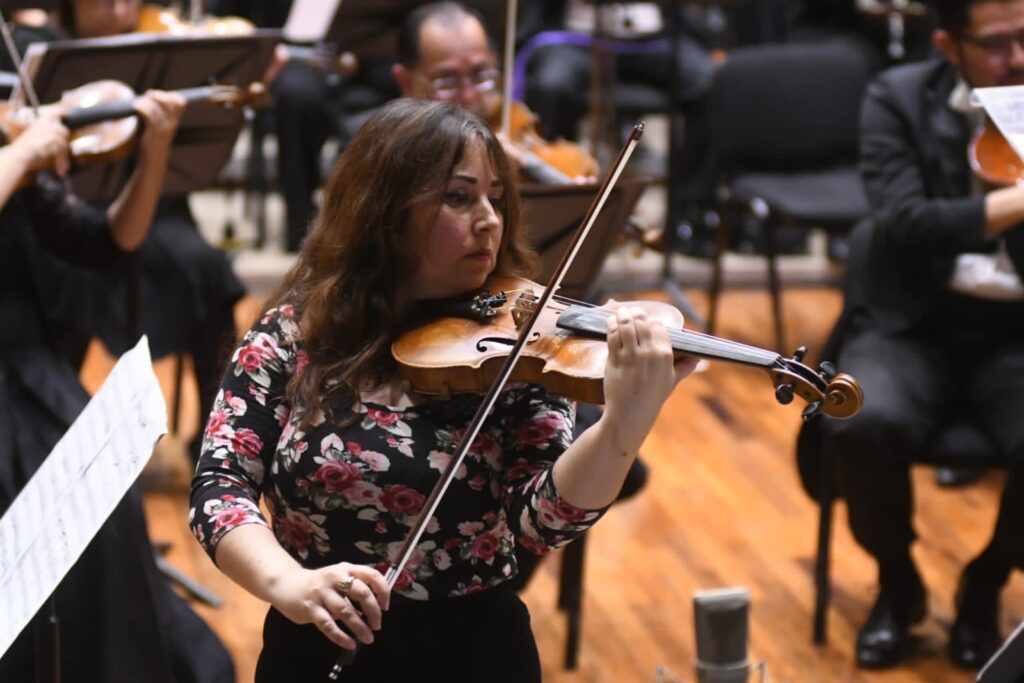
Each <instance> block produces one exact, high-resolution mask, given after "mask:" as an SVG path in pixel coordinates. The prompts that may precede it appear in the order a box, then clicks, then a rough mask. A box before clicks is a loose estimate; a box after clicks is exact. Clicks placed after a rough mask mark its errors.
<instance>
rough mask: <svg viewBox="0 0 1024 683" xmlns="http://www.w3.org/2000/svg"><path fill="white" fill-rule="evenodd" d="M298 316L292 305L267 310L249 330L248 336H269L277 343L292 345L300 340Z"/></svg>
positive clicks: (281, 305)
mask: <svg viewBox="0 0 1024 683" xmlns="http://www.w3.org/2000/svg"><path fill="white" fill-rule="evenodd" d="M299 319H300V316H299V314H298V313H297V311H296V310H295V306H293V305H292V304H279V305H277V306H274V307H272V308H268V309H267V310H265V311H264V312H263V314H262V315H261V316H260V317H259V319H258V320H257V321H256V323H255V324H254V325H253V326H252V328H251V329H250V330H249V334H250V335H252V334H254V333H255V334H270V335H271V336H273V337H275V338H276V339H277V340H278V342H280V343H283V344H289V345H294V344H298V343H299V342H300V340H301V328H300V325H299Z"/></svg>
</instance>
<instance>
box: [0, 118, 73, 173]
mask: <svg viewBox="0 0 1024 683" xmlns="http://www.w3.org/2000/svg"><path fill="white" fill-rule="evenodd" d="M60 116H61V111H60V109H59V108H54V109H47V110H44V111H42V112H41V113H40V115H39V118H37V119H36V120H35V121H33V122H32V123H31V124H30V125H29V126H28V127H27V128H26V129H25V130H24V131H22V133H21V134H20V135H19V136H18V137H16V138H14V141H13V142H11V143H10V148H11V151H13V152H16V154H17V157H16V158H17V159H18V161H19V162H20V163H21V164H22V168H21V169H20V170H21V173H22V174H23V175H27V174H32V173H36V172H37V171H43V170H52V171H54V172H55V173H56V174H57V175H59V176H63V175H65V174H66V173H67V172H68V169H69V168H70V162H69V157H68V140H69V133H68V129H67V128H66V127H65V126H64V124H62V123H61V122H60Z"/></svg>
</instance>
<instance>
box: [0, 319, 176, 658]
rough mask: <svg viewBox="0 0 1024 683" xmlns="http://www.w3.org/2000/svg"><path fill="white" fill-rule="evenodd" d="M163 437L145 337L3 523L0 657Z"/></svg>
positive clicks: (162, 408) (160, 402)
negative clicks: (158, 440)
mask: <svg viewBox="0 0 1024 683" xmlns="http://www.w3.org/2000/svg"><path fill="white" fill-rule="evenodd" d="M166 432H167V406H166V404H165V403H164V397H163V393H162V392H161V391H160V385H159V383H158V382H157V379H156V376H155V375H154V374H153V366H152V362H151V360H150V356H149V343H148V341H147V340H146V338H145V337H143V338H142V339H141V340H140V341H139V343H138V344H137V345H136V346H135V348H134V349H132V350H131V351H129V352H128V353H126V354H124V355H123V356H122V357H121V359H120V360H119V361H118V362H117V365H115V366H114V369H113V371H112V372H111V373H110V376H109V377H107V380H106V381H105V382H104V383H103V386H102V388H101V389H100V390H99V391H98V392H97V393H96V395H95V396H93V397H92V400H91V401H89V404H88V405H87V406H86V407H85V409H84V410H83V411H82V414H81V415H79V416H78V419H77V420H75V422H74V424H72V425H71V428H70V429H69V430H68V431H67V432H66V433H65V434H64V436H63V437H62V438H61V440H60V441H59V442H58V443H57V445H56V446H54V448H53V450H52V451H51V452H50V454H49V455H48V456H47V457H46V460H45V461H43V464H42V465H40V467H39V469H38V470H37V471H36V473H35V474H34V475H33V476H32V478H31V479H30V480H29V482H28V484H27V485H26V486H25V488H24V489H22V491H21V492H20V493H19V494H18V497H17V498H15V499H14V502H13V503H12V504H11V506H10V508H8V510H7V512H6V513H5V514H4V516H3V518H0V605H2V606H3V607H2V612H3V618H2V619H0V655H3V653H4V652H6V651H7V648H9V647H10V646H11V643H12V642H14V639H15V638H16V637H17V636H18V634H19V633H21V631H22V629H24V628H25V626H26V625H27V624H28V622H29V620H30V619H31V618H32V616H33V615H34V614H35V613H36V612H37V611H38V610H39V608H40V606H42V604H43V602H45V601H46V599H47V598H48V597H49V596H50V594H51V593H52V592H53V591H54V589H55V588H56V587H57V585H58V584H59V583H60V581H61V579H63V578H64V575H65V574H67V572H68V570H69V569H71V567H72V565H74V563H75V562H76V561H77V560H78V558H79V557H80V556H81V554H82V552H84V551H85V548H86V546H87V545H88V544H89V542H90V541H91V540H92V538H93V536H95V535H96V532H97V531H98V530H99V528H100V526H101V525H102V524H103V522H104V521H106V519H107V517H109V516H110V513H111V512H113V510H114V508H115V507H116V506H117V504H118V503H119V502H120V500H121V498H123V497H124V494H125V492H126V491H127V490H128V488H129V487H130V486H131V485H132V483H133V482H134V481H135V480H136V479H137V478H138V476H139V474H140V473H141V472H142V468H143V466H145V464H146V462H147V461H148V460H149V457H150V455H151V454H152V453H153V446H154V445H155V444H156V441H157V439H158V438H159V437H160V436H161V435H162V434H165V433H166Z"/></svg>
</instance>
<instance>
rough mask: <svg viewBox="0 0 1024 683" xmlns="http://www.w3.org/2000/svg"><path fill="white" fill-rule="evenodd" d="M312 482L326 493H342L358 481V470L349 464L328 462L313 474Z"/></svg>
mask: <svg viewBox="0 0 1024 683" xmlns="http://www.w3.org/2000/svg"><path fill="white" fill-rule="evenodd" d="M313 480H314V481H318V482H320V483H321V484H323V485H324V488H325V489H327V490H328V491H344V490H345V489H347V488H348V487H350V486H352V484H354V483H355V482H357V481H359V468H358V467H356V466H355V465H353V464H351V463H347V462H337V461H334V460H328V461H327V462H325V463H324V464H322V465H320V467H319V469H317V471H316V472H314V473H313Z"/></svg>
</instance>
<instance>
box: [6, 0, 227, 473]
mask: <svg viewBox="0 0 1024 683" xmlns="http://www.w3.org/2000/svg"><path fill="white" fill-rule="evenodd" d="M141 4H142V3H141V0H119V1H118V2H93V1H92V0H58V1H57V13H56V15H55V22H54V23H55V25H57V26H58V29H57V31H50V33H49V35H47V36H43V35H40V34H39V33H38V31H37V32H35V33H33V34H30V35H31V38H32V39H34V40H55V39H59V38H61V37H65V38H99V37H107V36H114V35H121V34H125V33H129V32H131V31H133V30H134V29H135V26H136V25H137V24H138V18H139V10H140V7H141ZM15 37H16V38H18V39H19V43H20V42H23V39H22V38H21V36H20V31H18V32H16V33H15ZM137 258H138V259H139V261H140V262H141V271H142V275H141V300H142V305H141V311H140V312H139V313H140V316H139V317H140V318H141V328H142V329H141V331H142V332H143V333H145V334H146V335H147V336H148V337H149V343H150V347H151V349H152V353H153V357H154V358H162V357H164V356H167V355H169V354H172V353H189V354H190V355H191V356H192V359H193V362H194V367H195V374H196V380H197V382H198V385H199V397H200V401H199V408H198V413H199V418H198V419H199V420H202V419H204V418H205V416H206V414H207V412H208V409H209V406H210V405H211V404H212V403H213V396H214V394H215V393H216V389H217V383H218V381H219V379H220V371H221V363H222V356H223V354H224V353H225V352H226V350H227V349H228V348H230V344H231V343H233V341H234V339H235V335H236V333H235V322H234V305H235V303H236V302H237V301H238V300H239V299H241V297H242V295H243V294H244V293H245V289H244V287H243V286H242V283H241V282H240V281H239V280H238V278H237V277H236V276H235V274H234V272H233V271H232V269H231V264H230V263H229V262H228V259H227V256H226V255H225V254H224V253H223V252H221V251H220V250H219V249H216V248H214V247H213V246H211V245H210V244H208V243H207V242H206V241H205V240H204V239H203V237H202V236H201V235H200V234H199V231H198V228H197V226H196V223H195V220H194V218H193V217H192V213H191V211H190V209H189V205H188V198H187V197H185V196H180V197H171V196H165V197H163V198H161V199H160V201H159V203H158V205H157V209H156V215H155V218H154V219H153V225H152V226H151V228H150V230H149V233H148V235H147V237H146V240H145V242H144V243H143V245H142V247H141V248H140V249H139V250H138V255H137ZM68 272H69V276H68V277H69V278H74V279H76V280H77V281H78V286H79V287H81V288H82V289H83V290H85V291H87V292H90V293H91V296H90V297H89V298H87V299H83V300H84V301H85V303H84V304H83V306H82V310H81V311H80V315H79V319H78V321H77V323H76V325H75V327H76V328H77V329H78V331H79V333H80V335H81V338H80V339H78V340H76V343H75V344H68V345H67V346H68V347H69V348H71V349H72V350H71V355H72V356H74V360H76V361H78V362H80V361H81V360H82V358H83V357H84V353H85V348H86V343H87V341H88V338H89V337H90V336H95V337H99V338H100V339H101V340H102V341H103V343H104V345H105V346H106V347H107V349H108V350H109V351H110V352H111V353H112V354H114V355H115V356H117V355H120V354H122V353H123V352H124V351H126V350H127V349H129V348H131V347H132V346H134V344H135V341H136V339H135V337H134V335H133V330H130V329H129V327H130V325H129V323H128V320H129V319H130V317H131V316H132V315H134V312H131V313H129V311H127V306H126V300H127V295H126V289H125V288H126V286H127V283H126V281H125V279H124V278H122V277H117V276H113V275H110V274H106V273H99V274H96V273H89V272H84V271H82V272H77V273H75V272H74V271H71V270H69V271H68ZM68 336H70V334H69V335H68ZM201 431H202V430H201V429H200V432H201ZM199 441H200V439H199V437H197V438H196V439H195V440H194V441H193V442H192V443H191V444H190V445H189V453H190V455H191V456H192V457H193V459H194V458H195V457H196V456H197V455H198V449H199Z"/></svg>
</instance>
